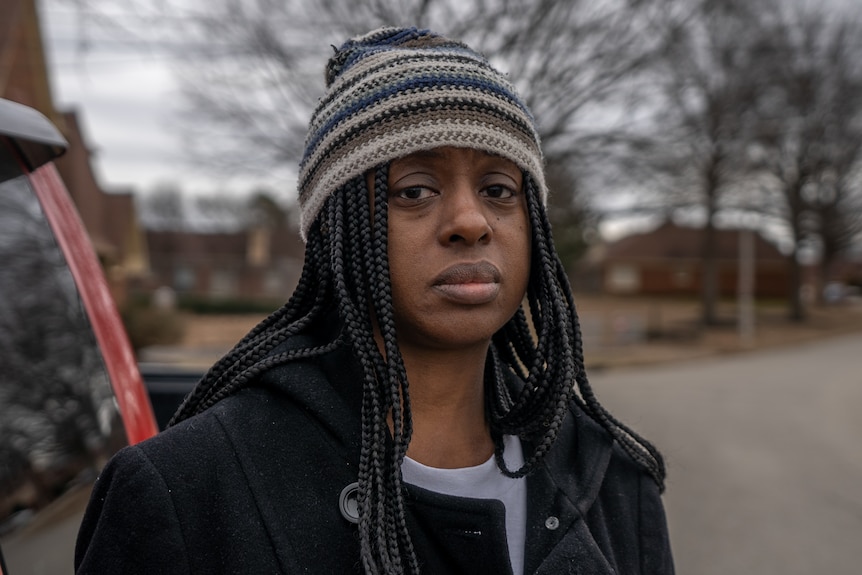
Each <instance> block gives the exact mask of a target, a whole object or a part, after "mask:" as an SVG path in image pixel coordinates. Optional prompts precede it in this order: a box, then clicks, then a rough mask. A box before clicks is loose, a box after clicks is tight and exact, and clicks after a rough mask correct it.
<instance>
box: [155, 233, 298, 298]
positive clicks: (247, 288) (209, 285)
mask: <svg viewBox="0 0 862 575" xmlns="http://www.w3.org/2000/svg"><path fill="white" fill-rule="evenodd" d="M146 236H147V245H148V247H149V258H150V271H151V274H150V277H149V280H148V282H147V283H148V289H152V290H155V289H158V288H160V287H169V288H171V289H172V290H173V291H174V292H175V293H176V294H177V295H178V296H180V297H182V296H194V297H196V298H200V299H205V300H220V299H221V300H246V301H252V300H257V301H267V302H285V301H287V299H288V298H289V297H290V294H291V293H293V289H294V287H296V284H297V282H298V281H299V276H300V273H301V272H302V262H303V255H304V249H305V247H304V245H303V243H302V241H301V240H300V238H299V234H298V233H297V232H295V231H293V230H288V229H276V230H269V229H266V228H257V229H252V230H249V231H241V232H234V233H196V232H195V233H192V232H171V231H147V232H146Z"/></svg>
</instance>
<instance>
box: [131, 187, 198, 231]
mask: <svg viewBox="0 0 862 575" xmlns="http://www.w3.org/2000/svg"><path fill="white" fill-rule="evenodd" d="M141 220H142V221H143V223H144V227H146V228H147V229H151V230H159V231H172V232H181V231H185V229H186V227H188V218H187V215H186V208H185V202H184V200H183V193H182V190H181V189H180V188H179V187H178V186H177V185H175V184H168V183H165V184H160V185H158V186H156V188H155V189H153V190H151V191H150V192H149V193H147V194H145V195H144V196H143V197H142V198H141Z"/></svg>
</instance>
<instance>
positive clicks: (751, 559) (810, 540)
mask: <svg viewBox="0 0 862 575" xmlns="http://www.w3.org/2000/svg"><path fill="white" fill-rule="evenodd" d="M590 380H591V382H592V384H593V387H594V388H595V391H596V393H597V395H598V397H599V399H600V400H601V401H602V402H603V403H604V404H605V406H606V407H607V408H608V409H609V410H610V411H611V412H612V413H614V414H615V415H617V416H618V417H619V418H620V419H622V420H623V421H625V422H627V423H629V424H630V425H631V426H632V427H634V428H635V429H636V430H638V431H639V432H641V433H643V434H644V435H645V436H647V437H648V438H649V439H651V440H652V441H653V442H654V443H655V444H657V445H658V446H659V448H660V449H661V450H662V452H663V453H664V455H665V459H666V461H667V465H668V473H669V475H668V484H667V491H666V492H665V496H664V500H665V507H666V510H667V513H668V522H669V527H670V533H671V544H672V546H673V550H674V556H675V561H676V567H677V573H679V574H680V575H728V574H746V575H773V574H774V575H778V574H781V575H812V574H820V573H829V574H830V575H851V574H853V575H856V574H858V573H862V335H853V336H843V337H839V338H835V339H828V340H824V341H820V342H816V343H811V344H804V345H798V346H795V347H790V348H785V349H780V350H767V351H761V352H756V353H750V354H743V355H734V356H724V357H716V358H712V359H701V360H696V361H691V362H687V363H682V364H673V365H671V364H666V365H663V366H651V367H642V368H631V369H626V370H609V371H605V372H597V373H594V374H590Z"/></svg>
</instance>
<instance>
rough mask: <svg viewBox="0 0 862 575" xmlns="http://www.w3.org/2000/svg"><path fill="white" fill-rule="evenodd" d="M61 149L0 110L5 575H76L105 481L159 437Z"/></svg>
mask: <svg viewBox="0 0 862 575" xmlns="http://www.w3.org/2000/svg"><path fill="white" fill-rule="evenodd" d="M64 146H65V142H64V140H63V138H62V137H61V135H60V134H59V132H58V131H57V130H56V128H55V127H54V126H53V125H52V124H51V123H50V122H49V121H48V120H47V119H46V118H45V117H44V116H42V115H41V114H39V113H38V112H36V111H35V110H33V109H31V108H27V107H25V106H21V105H20V104H15V103H13V102H9V101H8V100H2V99H0V575H22V574H32V575H35V574H37V573H38V574H55V573H66V574H68V573H72V570H73V553H74V543H75V537H76V535H77V530H78V526H79V523H80V519H81V516H82V514H83V511H84V508H85V507H86V504H87V501H88V499H89V494H90V491H91V488H92V485H93V482H94V481H95V479H96V477H97V476H98V473H99V471H100V470H101V468H102V466H103V465H104V464H105V462H106V461H107V459H108V458H110V457H111V455H112V454H113V453H115V452H116V451H117V450H118V449H120V448H121V447H123V446H125V445H128V444H130V443H135V442H138V441H141V440H143V439H145V438H147V437H149V436H151V435H153V434H155V433H156V432H157V428H156V424H155V420H154V417H153V413H152V409H151V407H150V403H149V400H148V398H147V394H146V390H145V389H144V386H143V384H142V382H141V377H140V374H139V372H138V369H137V364H136V361H135V358H134V354H133V352H132V350H131V346H130V345H129V341H128V338H127V336H126V333H125V331H124V329H123V326H122V323H121V321H120V317H119V314H118V313H117V310H116V307H115V306H114V303H113V300H112V298H111V295H110V292H109V290H108V286H107V283H106V281H105V278H104V275H103V273H102V270H101V267H100V266H99V263H98V260H97V258H96V255H95V253H94V252H93V249H92V246H91V244H90V242H89V240H88V237H87V234H86V232H85V230H84V227H83V224H82V223H81V220H80V218H79V217H78V214H77V212H76V210H75V207H74V205H73V204H72V201H71V199H70V197H69V195H68V192H67V191H66V189H65V187H64V185H63V183H62V181H61V180H60V177H59V175H58V173H57V171H56V169H55V168H54V166H53V164H52V163H51V160H52V159H53V158H54V157H56V156H57V155H59V154H60V153H62V151H63V148H64Z"/></svg>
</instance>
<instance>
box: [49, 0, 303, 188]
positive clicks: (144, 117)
mask: <svg viewBox="0 0 862 575" xmlns="http://www.w3.org/2000/svg"><path fill="white" fill-rule="evenodd" d="M39 5H40V10H41V18H42V26H43V29H44V42H45V44H46V57H47V59H48V65H49V68H50V73H51V82H52V90H53V95H54V100H55V102H56V103H57V105H58V107H60V109H67V108H75V109H77V110H78V112H79V121H80V122H81V123H82V125H83V129H84V137H85V138H86V141H87V143H88V144H89V145H90V147H91V148H92V149H93V151H94V152H95V156H94V168H95V170H96V173H97V177H98V178H99V181H100V182H101V183H102V185H103V186H104V187H105V188H106V189H108V190H110V189H116V188H128V187H133V188H135V189H137V190H138V191H143V192H146V191H149V190H151V189H152V188H153V187H155V186H157V185H159V184H162V183H166V182H171V183H176V184H178V185H179V186H180V187H181V188H182V189H184V190H186V191H190V192H210V193H211V192H212V191H247V190H249V189H250V187H251V186H253V185H255V184H256V183H261V184H268V185H270V186H273V187H278V188H281V189H284V188H285V187H290V188H292V187H293V185H294V184H293V182H286V181H284V180H275V179H273V180H271V181H266V180H263V181H258V182H252V181H249V180H225V179H224V178H223V177H213V176H208V175H207V174H206V172H205V171H203V170H201V169H198V168H194V167H192V166H189V165H187V164H186V163H184V161H183V160H184V158H185V156H184V154H183V153H182V150H181V139H180V134H179V133H178V130H177V129H176V128H175V127H174V123H175V120H176V114H177V106H176V103H177V101H178V94H177V87H176V83H175V81H174V75H173V74H174V72H173V70H172V67H171V62H170V60H169V59H168V56H166V55H165V54H159V53H154V52H153V51H152V50H150V49H148V48H147V47H146V46H145V45H144V44H143V43H141V42H137V41H135V40H134V38H130V39H128V40H127V41H117V40H111V41H104V40H101V39H99V37H100V36H104V34H100V33H99V27H98V24H97V23H93V22H89V23H87V22H82V21H81V15H80V14H79V13H76V12H75V11H74V10H73V9H72V8H70V7H69V6H68V5H63V4H59V3H58V2H55V1H52V0H42V1H41V2H39ZM94 24H95V25H94ZM82 30H84V31H85V32H83V33H82ZM83 34H86V36H85V35H83ZM286 192H290V193H292V192H293V190H292V189H291V190H286ZM285 195H287V194H285Z"/></svg>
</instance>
